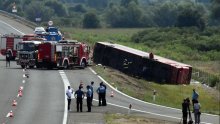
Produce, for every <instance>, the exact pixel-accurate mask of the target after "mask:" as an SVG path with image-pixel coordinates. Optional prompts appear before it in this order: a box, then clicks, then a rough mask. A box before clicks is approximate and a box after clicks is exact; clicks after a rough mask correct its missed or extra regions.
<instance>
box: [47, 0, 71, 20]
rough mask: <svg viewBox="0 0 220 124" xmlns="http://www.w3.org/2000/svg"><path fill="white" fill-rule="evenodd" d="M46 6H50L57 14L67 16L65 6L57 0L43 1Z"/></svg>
mask: <svg viewBox="0 0 220 124" xmlns="http://www.w3.org/2000/svg"><path fill="white" fill-rule="evenodd" d="M45 5H46V6H47V7H50V8H52V9H53V10H54V12H55V14H56V15H57V16H61V17H65V16H67V12H66V8H65V7H64V5H63V4H61V3H60V2H58V1H48V2H46V3H45Z"/></svg>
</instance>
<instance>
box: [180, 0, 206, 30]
mask: <svg viewBox="0 0 220 124" xmlns="http://www.w3.org/2000/svg"><path fill="white" fill-rule="evenodd" d="M180 8H181V9H180V13H179V14H178V17H177V26H178V27H191V26H197V27H198V28H200V29H201V30H204V28H205V25H206V22H205V19H204V16H205V15H204V9H202V8H199V6H196V5H194V4H186V5H183V7H180Z"/></svg>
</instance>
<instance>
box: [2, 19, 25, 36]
mask: <svg viewBox="0 0 220 124" xmlns="http://www.w3.org/2000/svg"><path fill="white" fill-rule="evenodd" d="M0 22H1V23H3V24H5V25H7V26H9V27H10V28H12V29H14V30H15V31H17V32H19V33H21V34H22V35H24V33H23V32H21V31H19V30H18V29H16V28H14V27H13V26H11V25H9V24H8V23H6V22H3V21H1V20H0Z"/></svg>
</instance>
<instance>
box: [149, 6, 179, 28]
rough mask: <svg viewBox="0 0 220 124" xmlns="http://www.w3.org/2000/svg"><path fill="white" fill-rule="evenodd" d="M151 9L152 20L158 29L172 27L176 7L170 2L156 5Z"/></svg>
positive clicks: (174, 21)
mask: <svg viewBox="0 0 220 124" xmlns="http://www.w3.org/2000/svg"><path fill="white" fill-rule="evenodd" d="M158 6H159V7H154V9H153V13H154V16H153V20H154V22H155V23H156V24H157V25H158V26H160V27H167V26H174V25H175V23H176V19H177V15H178V12H177V6H176V5H175V4H173V3H171V2H168V3H164V4H161V5H158Z"/></svg>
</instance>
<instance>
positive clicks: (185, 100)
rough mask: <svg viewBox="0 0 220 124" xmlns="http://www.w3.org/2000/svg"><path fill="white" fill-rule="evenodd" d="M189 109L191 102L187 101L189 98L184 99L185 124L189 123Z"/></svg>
mask: <svg viewBox="0 0 220 124" xmlns="http://www.w3.org/2000/svg"><path fill="white" fill-rule="evenodd" d="M188 111H189V103H188V102H187V99H184V100H183V103H182V114H183V115H182V117H183V124H187V116H188ZM189 112H190V111H189Z"/></svg>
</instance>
